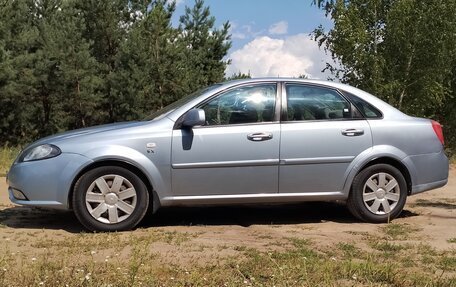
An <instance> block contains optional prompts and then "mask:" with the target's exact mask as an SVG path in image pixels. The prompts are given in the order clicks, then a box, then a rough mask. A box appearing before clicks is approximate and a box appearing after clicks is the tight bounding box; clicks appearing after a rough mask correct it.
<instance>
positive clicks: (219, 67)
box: [179, 0, 231, 91]
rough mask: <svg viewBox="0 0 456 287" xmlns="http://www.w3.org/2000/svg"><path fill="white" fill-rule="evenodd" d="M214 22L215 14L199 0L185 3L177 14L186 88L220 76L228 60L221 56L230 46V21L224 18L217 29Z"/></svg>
mask: <svg viewBox="0 0 456 287" xmlns="http://www.w3.org/2000/svg"><path fill="white" fill-rule="evenodd" d="M214 25H215V18H214V17H213V16H211V14H210V10H209V7H205V6H204V1H203V0H196V1H195V4H194V6H193V8H190V7H188V6H187V7H185V14H184V15H182V16H181V17H180V26H179V31H180V37H179V41H180V42H181V44H182V45H183V46H185V47H186V49H185V52H184V53H185V58H186V66H187V71H188V72H187V73H186V75H187V81H188V85H189V88H188V90H189V91H194V90H196V89H198V88H200V87H203V86H208V85H210V84H213V83H217V82H220V81H222V80H223V79H224V75H225V69H226V65H228V64H229V61H227V60H224V58H225V56H226V55H227V53H228V50H229V49H230V47H231V41H230V38H231V36H230V35H229V28H230V24H229V22H225V23H224V24H223V25H222V28H221V29H216V28H214ZM190 71H191V72H190Z"/></svg>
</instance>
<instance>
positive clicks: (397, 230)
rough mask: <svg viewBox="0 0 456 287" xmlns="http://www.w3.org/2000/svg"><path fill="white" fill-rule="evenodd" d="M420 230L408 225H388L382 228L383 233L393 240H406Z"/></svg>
mask: <svg viewBox="0 0 456 287" xmlns="http://www.w3.org/2000/svg"><path fill="white" fill-rule="evenodd" d="M419 230H420V229H419V228H416V227H413V226H410V225H409V224H406V223H388V224H387V225H386V226H384V227H382V231H383V232H384V233H385V234H386V235H387V236H388V237H389V238H390V239H392V240H406V239H408V238H409V237H410V235H411V234H412V233H414V232H417V231H419Z"/></svg>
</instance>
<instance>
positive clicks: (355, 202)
mask: <svg viewBox="0 0 456 287" xmlns="http://www.w3.org/2000/svg"><path fill="white" fill-rule="evenodd" d="M443 147H444V138H443V133H442V127H441V126H440V124H439V123H437V122H435V121H432V120H429V119H422V118H415V117H410V116H407V115H405V114H403V113H402V112H400V111H399V110H397V109H395V108H393V107H392V106H390V105H388V104H387V103H385V102H383V101H381V100H380V99H378V98H376V97H375V96H372V95H370V94H368V93H366V92H363V91H361V90H359V89H356V88H354V87H351V86H347V85H343V84H339V83H333V82H324V81H315V80H298V79H281V78H269V79H249V80H239V81H231V82H226V83H221V84H216V85H213V86H211V87H208V88H205V89H202V90H200V91H197V92H195V93H193V94H191V95H189V96H187V97H185V98H183V99H181V100H179V101H177V102H175V103H173V104H171V105H170V106H168V107H165V108H164V109H162V110H160V111H158V112H156V113H155V114H153V115H152V116H151V117H150V119H148V120H145V121H140V122H128V123H116V124H109V125H103V126H97V127H91V128H86V129H80V130H75V131H70V132H66V133H62V134H57V135H54V136H50V137H47V138H44V139H41V140H39V141H37V142H35V143H33V144H31V145H29V146H28V147H26V148H25V149H24V150H23V151H22V152H21V153H20V155H19V156H18V158H17V159H16V161H15V162H14V164H13V165H12V167H11V169H10V171H9V173H8V179H7V180H8V183H9V196H10V199H11V201H12V202H14V203H17V204H22V205H30V206H41V207H48V208H58V209H72V210H74V212H75V214H76V216H77V218H78V219H79V220H80V222H81V223H82V224H83V225H84V226H85V227H86V228H87V229H89V230H99V231H113V230H128V229H132V228H134V227H135V226H136V225H137V224H138V223H139V222H140V221H141V220H142V219H143V217H144V216H145V214H146V213H147V211H148V210H149V211H151V212H149V214H152V213H153V212H155V211H156V210H157V209H158V208H160V207H164V206H177V205H187V206H189V205H192V206H194V205H226V204H244V203H249V204H252V203H290V202H303V201H322V200H324V201H327V200H338V201H345V202H346V203H347V206H348V209H349V210H350V211H351V213H352V214H353V215H354V216H355V217H357V218H359V219H360V220H363V221H367V222H373V223H378V222H386V221H388V220H391V219H394V218H395V217H397V216H398V215H399V214H400V213H401V211H402V209H403V207H404V204H405V201H406V199H407V196H409V195H413V194H416V193H419V192H423V191H426V190H430V189H434V188H438V187H441V186H443V185H445V184H446V183H447V179H448V158H447V157H446V155H445V153H444V148H443Z"/></svg>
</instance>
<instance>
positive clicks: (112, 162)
mask: <svg viewBox="0 0 456 287" xmlns="http://www.w3.org/2000/svg"><path fill="white" fill-rule="evenodd" d="M103 166H117V167H122V168H125V169H127V170H129V171H131V172H133V173H134V174H136V175H137V176H138V177H139V178H140V179H141V180H142V182H144V184H145V185H146V188H147V191H148V193H149V195H150V196H149V208H150V207H151V208H152V211H153V212H155V211H156V210H157V209H158V207H159V206H160V200H159V198H158V195H157V194H156V191H155V190H154V187H153V183H152V181H151V180H150V179H149V177H148V176H147V175H146V173H145V172H144V171H142V170H141V169H140V168H139V167H137V166H136V165H135V164H133V163H131V162H129V161H126V160H120V159H110V158H107V159H102V160H98V161H94V162H92V163H90V164H89V165H87V166H85V167H84V168H83V169H81V170H80V171H79V172H78V173H77V175H76V176H75V177H74V179H73V181H72V182H71V186H70V190H69V192H68V207H69V208H70V209H73V193H74V187H75V185H76V182H77V181H78V180H79V179H80V178H81V176H83V175H84V174H85V173H86V172H88V171H90V170H93V169H95V168H98V167H103Z"/></svg>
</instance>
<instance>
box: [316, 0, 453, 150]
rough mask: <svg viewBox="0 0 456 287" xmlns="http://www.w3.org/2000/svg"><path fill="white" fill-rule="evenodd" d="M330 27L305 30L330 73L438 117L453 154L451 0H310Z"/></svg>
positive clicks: (407, 108) (390, 100)
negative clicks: (323, 55)
mask: <svg viewBox="0 0 456 287" xmlns="http://www.w3.org/2000/svg"><path fill="white" fill-rule="evenodd" d="M313 3H314V4H316V5H318V6H319V7H321V8H322V9H324V10H325V11H326V15H327V16H328V17H330V18H331V19H332V20H333V22H334V26H333V27H332V28H331V29H329V30H325V28H324V27H322V26H320V27H318V28H317V29H315V31H314V33H313V35H314V37H315V38H316V40H317V41H318V44H319V45H320V47H323V48H324V49H326V51H327V52H329V53H330V54H331V55H332V57H333V59H334V61H335V64H334V63H328V64H327V67H326V69H329V70H330V71H331V72H332V74H333V76H334V77H335V78H337V79H339V80H340V81H342V82H344V83H348V84H350V85H353V86H356V87H359V88H361V89H363V90H366V91H368V92H370V93H372V94H374V95H376V96H377V97H379V98H382V99H383V100H385V101H386V102H388V103H390V104H391V105H393V106H396V107H397V108H399V109H400V110H402V111H403V112H405V113H407V114H410V115H415V116H419V117H426V118H433V119H436V120H438V121H439V122H440V123H442V124H443V128H444V133H445V138H446V141H447V146H448V151H449V152H450V153H452V154H453V155H454V154H455V153H456V1H455V0H450V1H441V0H426V1H420V0H372V1H365V0H350V1H346V0H330V1H324V0H314V1H313Z"/></svg>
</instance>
